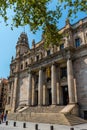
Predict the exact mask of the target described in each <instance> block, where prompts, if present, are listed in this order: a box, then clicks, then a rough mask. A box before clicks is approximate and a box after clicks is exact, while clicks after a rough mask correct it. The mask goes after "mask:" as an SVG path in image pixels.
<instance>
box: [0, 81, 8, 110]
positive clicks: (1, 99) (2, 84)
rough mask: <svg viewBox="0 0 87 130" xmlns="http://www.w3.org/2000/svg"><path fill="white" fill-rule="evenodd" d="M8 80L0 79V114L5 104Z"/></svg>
mask: <svg viewBox="0 0 87 130" xmlns="http://www.w3.org/2000/svg"><path fill="white" fill-rule="evenodd" d="M7 91H8V80H7V79H0V112H2V111H4V110H5V106H6V102H7Z"/></svg>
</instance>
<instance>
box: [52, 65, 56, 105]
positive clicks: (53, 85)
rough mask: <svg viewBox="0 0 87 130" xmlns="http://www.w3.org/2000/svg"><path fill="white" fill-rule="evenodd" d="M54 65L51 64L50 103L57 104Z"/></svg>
mask: <svg viewBox="0 0 87 130" xmlns="http://www.w3.org/2000/svg"><path fill="white" fill-rule="evenodd" d="M56 83H57V82H56V66H55V64H52V66H51V89H52V105H56V104H57V86H56V85H57V84H56Z"/></svg>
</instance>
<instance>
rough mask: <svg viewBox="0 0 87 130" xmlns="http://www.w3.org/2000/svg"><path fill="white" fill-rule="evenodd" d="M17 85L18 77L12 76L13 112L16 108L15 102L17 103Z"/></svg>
mask: <svg viewBox="0 0 87 130" xmlns="http://www.w3.org/2000/svg"><path fill="white" fill-rule="evenodd" d="M17 86H18V77H17V76H15V78H14V90H13V102H12V112H15V110H16V104H17Z"/></svg>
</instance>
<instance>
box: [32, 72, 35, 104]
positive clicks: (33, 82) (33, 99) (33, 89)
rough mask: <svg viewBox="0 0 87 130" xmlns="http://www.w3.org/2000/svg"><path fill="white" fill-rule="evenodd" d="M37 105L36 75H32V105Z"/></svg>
mask: <svg viewBox="0 0 87 130" xmlns="http://www.w3.org/2000/svg"><path fill="white" fill-rule="evenodd" d="M34 105H35V76H34V74H33V75H32V106H34Z"/></svg>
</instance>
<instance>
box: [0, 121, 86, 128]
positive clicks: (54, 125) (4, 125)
mask: <svg viewBox="0 0 87 130" xmlns="http://www.w3.org/2000/svg"><path fill="white" fill-rule="evenodd" d="M13 123H14V121H12V120H11V121H8V125H6V123H2V124H0V130H35V124H37V123H31V122H26V128H23V123H24V122H19V121H17V122H16V127H14V126H13ZM50 126H52V124H42V123H39V124H38V129H39V130H50ZM53 127H54V130H70V128H74V130H87V124H80V125H76V126H65V125H57V124H53Z"/></svg>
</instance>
